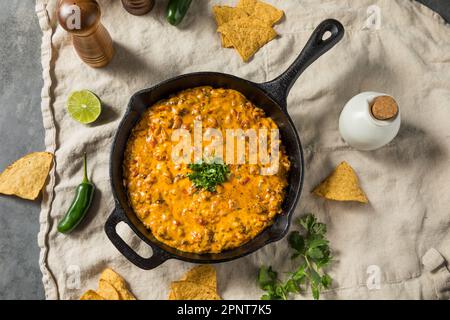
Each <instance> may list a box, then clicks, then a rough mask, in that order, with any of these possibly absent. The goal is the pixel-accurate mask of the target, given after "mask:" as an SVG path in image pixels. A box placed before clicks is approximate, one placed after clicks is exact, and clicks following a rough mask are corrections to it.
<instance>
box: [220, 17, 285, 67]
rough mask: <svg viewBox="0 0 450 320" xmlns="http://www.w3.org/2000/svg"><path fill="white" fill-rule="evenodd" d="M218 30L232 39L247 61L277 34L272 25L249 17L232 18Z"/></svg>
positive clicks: (234, 45)
mask: <svg viewBox="0 0 450 320" xmlns="http://www.w3.org/2000/svg"><path fill="white" fill-rule="evenodd" d="M218 31H219V32H220V33H222V34H223V35H225V36H226V38H227V39H228V40H230V41H231V43H232V44H233V47H235V48H236V50H237V51H238V52H239V55H240V56H241V57H242V59H243V60H244V61H245V62H246V61H248V60H249V59H250V58H251V57H252V56H253V55H254V54H255V53H256V52H257V51H258V50H259V49H260V48H261V47H262V46H264V45H265V44H266V43H268V42H269V41H271V40H273V39H274V38H275V37H276V36H277V33H276V32H275V30H273V29H272V28H271V27H269V26H267V25H266V24H264V23H263V22H261V21H258V20H251V19H249V18H241V19H237V20H231V21H229V22H227V23H226V24H224V25H222V26H221V27H219V29H218Z"/></svg>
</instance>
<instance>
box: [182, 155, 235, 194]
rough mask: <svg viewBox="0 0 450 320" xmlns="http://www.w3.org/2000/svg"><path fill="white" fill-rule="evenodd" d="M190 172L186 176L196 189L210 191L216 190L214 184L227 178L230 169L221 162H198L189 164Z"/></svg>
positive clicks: (220, 182)
mask: <svg viewBox="0 0 450 320" xmlns="http://www.w3.org/2000/svg"><path fill="white" fill-rule="evenodd" d="M189 169H191V170H192V172H191V173H188V174H187V177H188V178H189V179H190V180H191V181H192V182H193V183H194V186H195V187H196V188H198V189H206V190H208V191H210V192H214V191H216V186H217V185H219V184H222V183H224V182H225V181H227V179H228V175H229V174H230V169H229V168H228V166H227V165H225V164H223V163H221V162H217V161H216V162H211V163H206V162H200V163H194V164H190V165H189Z"/></svg>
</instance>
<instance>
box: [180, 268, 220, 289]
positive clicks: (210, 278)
mask: <svg viewBox="0 0 450 320" xmlns="http://www.w3.org/2000/svg"><path fill="white" fill-rule="evenodd" d="M182 280H185V281H190V282H194V283H198V284H201V285H204V286H207V287H210V288H212V289H213V290H215V291H217V275H216V269H214V268H213V267H212V266H208V265H202V266H197V267H195V268H193V269H191V270H190V271H188V272H187V273H186V274H185V276H184V277H183V278H182Z"/></svg>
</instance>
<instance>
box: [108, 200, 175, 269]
mask: <svg viewBox="0 0 450 320" xmlns="http://www.w3.org/2000/svg"><path fill="white" fill-rule="evenodd" d="M120 222H125V223H127V224H128V221H127V219H126V218H125V213H124V212H123V211H122V209H118V208H116V209H114V211H113V212H112V213H111V215H110V216H109V218H108V220H107V221H106V224H105V232H106V235H107V236H108V238H109V240H111V242H112V243H113V245H114V246H115V247H116V248H117V250H119V252H120V253H121V254H122V255H124V256H125V258H127V259H128V260H129V261H130V262H132V263H133V264H135V265H136V266H137V267H139V268H141V269H144V270H151V269H154V268H156V267H158V266H159V265H161V264H162V263H164V261H166V260H168V259H170V257H169V256H168V255H167V254H166V253H165V252H163V251H161V250H160V249H159V248H157V247H156V246H154V245H150V246H151V247H152V250H153V254H152V256H151V257H150V258H143V257H141V256H140V255H139V254H137V253H136V252H135V251H134V250H133V249H132V248H131V247H130V246H129V245H128V244H127V243H126V242H125V241H124V240H123V239H122V238H121V237H120V236H119V235H118V234H117V231H116V226H117V225H118V224H119V223H120Z"/></svg>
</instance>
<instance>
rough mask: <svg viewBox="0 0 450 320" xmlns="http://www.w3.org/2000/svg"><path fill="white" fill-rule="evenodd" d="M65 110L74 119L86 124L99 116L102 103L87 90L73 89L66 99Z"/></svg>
mask: <svg viewBox="0 0 450 320" xmlns="http://www.w3.org/2000/svg"><path fill="white" fill-rule="evenodd" d="M67 110H68V111H69V114H70V116H71V117H72V118H73V119H74V120H76V121H78V122H81V123H83V124H88V123H92V122H94V121H95V120H97V118H98V117H99V116H100V113H101V112H102V103H101V102H100V99H99V98H97V96H96V95H95V94H93V93H92V92H90V91H89V90H81V91H74V92H72V93H71V94H70V96H69V99H67Z"/></svg>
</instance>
